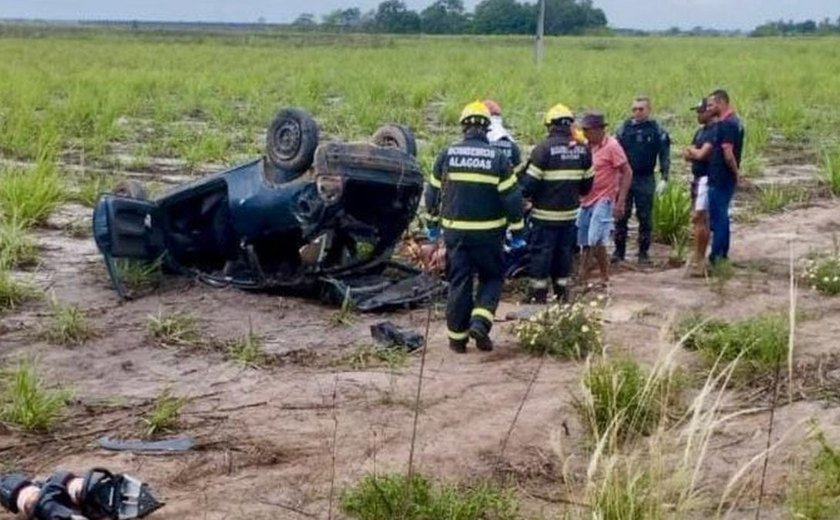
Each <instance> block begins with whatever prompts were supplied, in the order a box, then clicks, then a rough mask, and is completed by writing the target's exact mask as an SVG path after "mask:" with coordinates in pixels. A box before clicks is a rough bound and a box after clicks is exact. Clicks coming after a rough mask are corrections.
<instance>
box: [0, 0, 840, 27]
mask: <svg viewBox="0 0 840 520" xmlns="http://www.w3.org/2000/svg"><path fill="white" fill-rule="evenodd" d="M380 1H381V0H305V1H301V0H122V1H114V0H72V1H71V0H0V18H42V19H63V20H77V19H109V20H135V19H137V20H179V21H224V22H256V21H257V20H258V19H259V18H260V17H264V18H265V19H266V21H268V22H289V21H292V20H294V19H295V18H296V17H297V16H298V15H299V14H301V13H302V12H308V13H314V14H316V15H319V16H320V15H322V14H324V13H326V12H328V11H330V10H332V9H335V8H338V7H354V6H355V7H360V8H361V9H362V10H363V11H366V10H368V9H373V8H375V7H376V6H377V5H378V4H379V2H380ZM404 1H405V3H406V5H408V7H409V8H410V9H416V10H421V9H422V8H424V7H426V6H427V5H429V4H431V3H432V2H433V1H434V0H404ZM478 1H479V0H465V1H464V4H465V5H466V6H467V8H468V9H472V8H473V7H474V6H475V4H476V3H478ZM534 1H536V0H531V2H534ZM594 3H595V5H596V6H598V7H600V8H602V9H603V10H604V11H605V12H606V13H607V19H608V20H609V23H610V25H611V26H612V27H632V28H639V29H667V28H669V27H672V26H678V27H682V28H691V27H694V26H697V25H701V26H704V27H714V28H718V29H739V28H740V29H752V28H753V27H755V26H756V25H758V24H760V23H763V22H765V21H767V20H777V19H780V18H783V19H793V20H796V21H801V20H805V19H808V18H811V19H816V20H821V19H823V18H825V17H830V18H831V19H832V20H835V21H836V20H837V17H838V16H840V1H838V0H734V1H733V0H594Z"/></svg>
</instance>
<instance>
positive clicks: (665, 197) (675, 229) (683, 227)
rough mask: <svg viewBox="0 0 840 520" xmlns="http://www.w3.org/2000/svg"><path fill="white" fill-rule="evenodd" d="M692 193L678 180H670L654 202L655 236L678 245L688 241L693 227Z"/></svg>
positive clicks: (662, 241)
mask: <svg viewBox="0 0 840 520" xmlns="http://www.w3.org/2000/svg"><path fill="white" fill-rule="evenodd" d="M690 224H691V194H690V193H689V191H688V189H687V188H686V187H685V186H684V185H683V184H682V183H678V182H669V183H668V186H667V187H666V188H665V191H664V192H662V194H661V195H659V196H657V197H656V199H655V201H654V204H653V238H654V240H656V241H657V242H661V243H663V244H668V245H672V246H678V245H680V244H686V243H688V240H689V237H690V234H691V229H690Z"/></svg>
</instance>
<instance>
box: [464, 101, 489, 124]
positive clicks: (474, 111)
mask: <svg viewBox="0 0 840 520" xmlns="http://www.w3.org/2000/svg"><path fill="white" fill-rule="evenodd" d="M458 122H460V123H461V124H462V125H463V124H466V123H477V124H480V125H484V126H487V125H489V124H490V110H489V109H488V108H487V105H485V104H484V102H483V101H473V102H472V103H470V104H469V105H467V106H465V107H464V110H462V111H461V118H460V119H459V120H458Z"/></svg>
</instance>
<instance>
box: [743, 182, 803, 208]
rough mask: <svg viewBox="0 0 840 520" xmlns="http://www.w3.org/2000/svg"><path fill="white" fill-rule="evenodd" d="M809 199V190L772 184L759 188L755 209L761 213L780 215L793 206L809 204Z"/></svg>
mask: <svg viewBox="0 0 840 520" xmlns="http://www.w3.org/2000/svg"><path fill="white" fill-rule="evenodd" d="M808 199H809V195H808V190H805V189H803V188H800V187H797V186H780V185H778V184H771V185H769V186H763V187H761V188H759V190H758V199H757V200H756V204H755V207H756V209H757V210H758V211H759V212H761V213H779V212H781V211H784V210H785V208H787V207H788V206H791V205H792V204H799V203H802V202H807V201H808Z"/></svg>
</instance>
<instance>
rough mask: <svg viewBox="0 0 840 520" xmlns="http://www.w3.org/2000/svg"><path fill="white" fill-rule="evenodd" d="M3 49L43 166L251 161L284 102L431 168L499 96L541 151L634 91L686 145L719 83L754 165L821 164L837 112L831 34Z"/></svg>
mask: <svg viewBox="0 0 840 520" xmlns="http://www.w3.org/2000/svg"><path fill="white" fill-rule="evenodd" d="M308 38H315V39H313V40H312V41H311V42H309V43H312V44H311V45H309V44H307V43H308ZM0 54H2V55H3V56H4V59H3V60H2V63H0V99H2V100H3V102H2V104H0V151H2V153H3V155H4V156H5V157H14V158H24V159H33V158H36V157H38V155H39V154H42V153H44V152H45V150H55V149H56V148H57V149H59V150H61V151H62V152H66V153H73V154H74V155H75V156H77V157H79V159H78V161H81V159H80V157H81V156H82V153H81V152H82V151H83V152H84V154H83V155H84V158H85V160H86V161H88V162H90V161H104V162H106V163H108V164H110V165H112V166H114V167H115V169H120V168H129V167H131V166H135V167H136V166H139V165H142V164H143V162H144V161H146V160H148V159H149V158H153V157H174V158H179V159H183V160H186V161H188V162H189V163H190V164H200V163H206V162H213V163H230V162H235V161H236V160H238V159H240V158H242V157H244V156H249V155H254V154H256V153H259V152H260V142H259V135H260V132H261V130H262V129H263V128H264V127H265V125H266V124H267V123H268V121H269V120H270V118H271V116H272V114H273V113H274V111H276V110H277V109H278V108H279V107H282V106H285V105H297V106H303V107H305V108H307V109H309V110H310V111H312V112H313V113H314V114H315V115H316V117H317V118H318V120H319V123H320V124H321V125H322V128H323V129H324V130H325V131H326V132H328V133H331V134H340V135H341V136H344V137H347V138H353V137H364V136H366V135H369V133H370V132H372V131H373V130H374V129H375V128H376V127H377V126H378V125H379V124H380V123H382V122H383V121H396V122H400V123H404V124H408V125H410V126H412V127H413V128H414V129H415V130H416V131H417V133H418V134H419V135H420V137H422V138H423V139H425V140H426V141H428V142H429V143H430V145H427V146H423V147H422V149H421V154H422V156H423V158H424V160H425V161H428V160H429V158H430V157H432V155H433V154H434V153H436V151H437V150H438V149H439V147H440V146H442V144H443V143H444V142H446V141H447V140H449V139H451V138H452V137H453V132H454V131H455V127H454V123H455V122H456V118H457V115H458V113H459V111H460V108H461V107H462V106H463V105H464V104H465V103H466V102H468V101H470V100H472V99H475V98H484V97H493V98H495V99H497V100H498V101H499V102H500V103H501V104H502V106H503V107H504V108H505V110H506V116H507V120H508V122H509V123H510V125H511V126H512V127H513V128H514V129H515V131H516V135H517V136H518V137H520V139H522V140H523V141H524V142H526V143H533V142H534V141H535V140H536V139H538V138H539V137H540V135H541V134H542V132H543V129H542V126H541V124H540V116H541V114H542V113H543V111H544V110H545V109H546V108H547V107H549V106H551V105H552V104H554V103H557V102H564V103H566V104H567V105H569V106H571V107H574V109H581V108H589V107H597V108H602V109H604V110H605V111H606V112H607V114H608V116H609V118H610V120H611V121H613V122H615V123H617V122H618V121H619V120H620V119H621V118H622V117H624V116H625V114H626V109H627V107H628V106H629V103H630V100H631V98H632V96H633V95H634V94H637V93H646V94H648V95H650V96H652V98H653V100H654V102H655V105H656V110H657V112H658V116H659V117H660V118H661V119H663V120H664V121H665V122H666V124H667V125H668V126H669V127H670V128H671V130H672V133H673V135H674V139H675V141H676V142H677V143H686V142H687V141H689V140H690V136H691V132H692V130H693V128H694V120H693V114H692V113H690V112H689V111H688V107H689V106H691V105H692V104H693V103H694V102H695V101H696V99H697V98H699V97H700V96H701V95H703V94H705V93H707V92H709V91H710V90H711V89H712V88H714V87H718V86H723V87H725V88H727V89H729V91H730V92H731V94H732V95H733V98H734V102H735V105H736V107H737V108H738V110H739V111H740V113H741V114H742V115H743V117H744V118H745V120H746V123H747V126H748V145H747V149H746V162H747V165H748V169H749V170H750V171H752V172H757V171H758V169H759V166H760V164H761V161H762V160H763V159H766V158H767V157H768V155H770V154H772V149H773V146H774V145H775V144H778V143H779V142H787V143H795V144H796V145H797V147H801V148H802V149H804V150H807V151H808V152H810V153H811V154H814V156H816V155H817V154H818V153H819V152H820V151H821V150H822V149H823V148H824V147H826V146H829V145H831V144H832V143H831V139H832V136H831V135H830V134H831V133H832V130H833V127H832V123H833V122H834V121H836V119H837V118H836V115H837V113H838V112H840V109H838V108H837V107H838V106H840V46H839V45H837V41H836V40H834V39H820V40H798V39H788V40H766V39H762V40H748V39H694V38H691V39H688V38H674V39H663V38H650V39H647V38H638V39H624V38H554V39H549V40H548V43H547V51H546V61H545V64H544V66H543V68H542V70H541V71H539V72H538V71H537V70H536V69H535V67H534V64H533V58H532V48H531V42H530V40H529V39H525V38H433V37H422V38H404V39H403V38H400V39H398V38H391V37H384V36H364V37H363V36H359V37H354V38H352V39H349V40H347V41H342V40H340V39H338V40H333V41H330V40H324V41H322V40H320V39H317V37H312V36H300V37H298V38H293V37H289V38H284V39H282V40H277V41H276V42H272V41H268V42H266V41H262V40H261V41H260V42H259V44H258V45H249V44H248V40H247V39H242V40H221V41H217V40H213V39H210V38H208V39H207V40H206V41H201V40H200V39H194V40H191V41H187V42H181V41H167V40H166V39H162V38H155V39H147V40H144V39H138V38H134V37H130V36H122V37H120V36H111V37H108V36H103V35H101V34H95V35H93V36H91V37H89V38H82V37H77V38H53V39H51V38H42V39H35V38H26V39H17V38H5V39H0ZM118 152H119V153H118ZM126 156H131V159H128V158H127V157H126Z"/></svg>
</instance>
